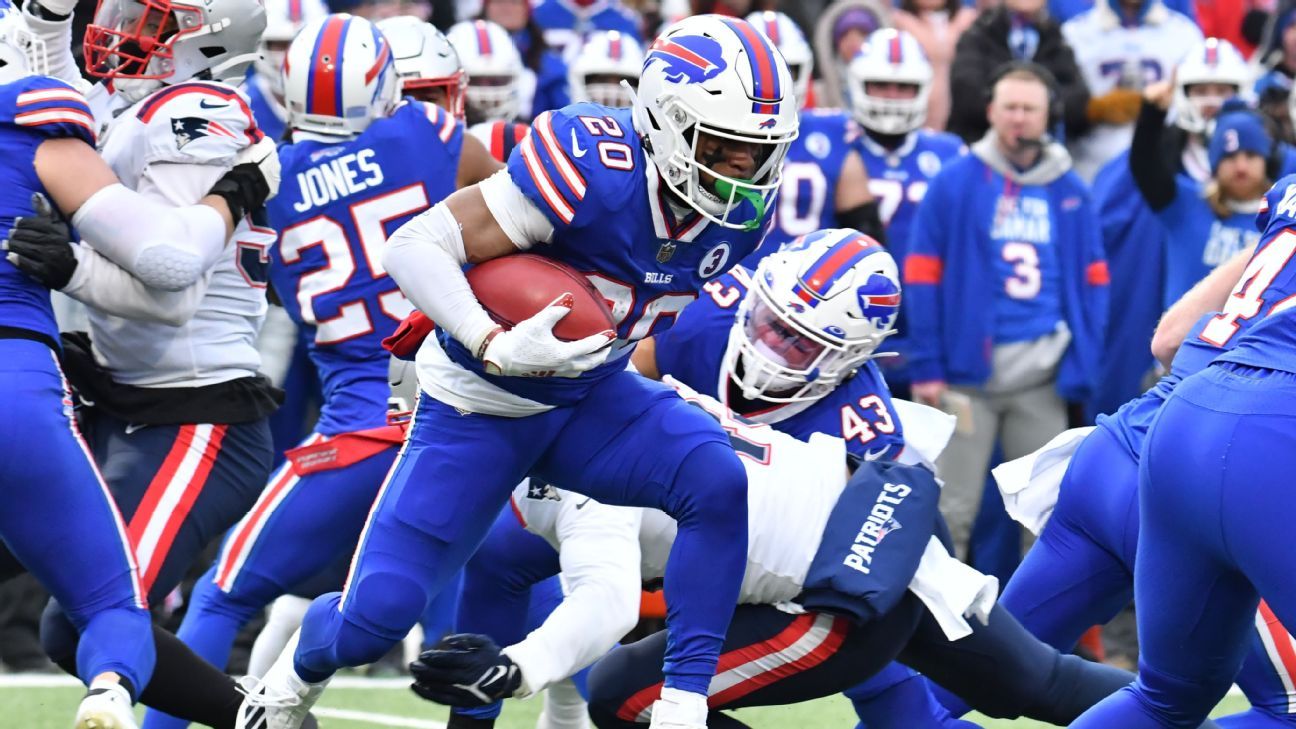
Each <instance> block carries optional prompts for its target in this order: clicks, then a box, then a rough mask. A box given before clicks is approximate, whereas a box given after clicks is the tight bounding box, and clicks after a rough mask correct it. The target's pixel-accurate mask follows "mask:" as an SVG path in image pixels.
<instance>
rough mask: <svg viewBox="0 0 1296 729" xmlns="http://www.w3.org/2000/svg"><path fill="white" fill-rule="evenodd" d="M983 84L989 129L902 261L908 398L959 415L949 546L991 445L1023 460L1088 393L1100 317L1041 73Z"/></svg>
mask: <svg viewBox="0 0 1296 729" xmlns="http://www.w3.org/2000/svg"><path fill="white" fill-rule="evenodd" d="M990 88H991V93H990V97H989V103H988V106H987V109H986V114H987V118H988V120H989V122H990V129H989V131H988V132H987V133H986V135H985V136H984V137H983V138H982V139H981V140H980V141H978V142H976V143H975V144H973V145H971V148H970V154H968V155H966V156H964V157H961V158H959V159H957V160H955V161H953V162H950V163H947V164H946V165H945V167H944V169H942V170H941V172H940V174H939V175H937V176H936V177H935V178H934V179H933V180H932V183H931V187H930V189H929V190H928V191H927V196H926V197H925V198H924V199H923V202H922V205H921V207H920V208H919V211H918V214H917V215H916V216H915V219H914V226H913V231H912V233H911V237H910V243H909V245H910V247H909V251H908V255H907V256H906V257H905V262H904V285H905V287H906V289H905V290H906V295H905V303H904V305H905V306H906V307H907V312H908V318H909V326H910V335H911V339H912V340H913V345H912V352H911V359H910V367H911V372H912V374H913V383H914V384H913V394H914V399H916V400H919V401H920V402H925V403H928V404H932V405H936V406H940V407H943V408H945V409H946V410H950V411H952V412H957V414H958V415H959V419H960V423H959V429H958V431H957V432H956V433H955V435H954V438H953V439H952V440H951V442H950V445H949V448H947V449H946V451H945V454H944V455H943V456H942V457H941V460H940V462H939V463H938V467H939V470H940V474H941V477H942V478H944V479H945V480H946V486H945V489H944V490H943V493H942V495H941V502H942V503H941V510H942V512H943V513H944V514H945V517H946V519H947V520H948V521H949V525H950V530H951V532H952V533H953V537H954V543H955V546H956V547H957V548H958V549H959V550H964V549H966V545H967V541H968V535H969V532H970V530H971V526H972V521H973V518H974V517H975V516H976V510H977V506H978V504H979V503H980V501H981V489H982V487H983V485H984V483H985V473H986V467H987V465H988V463H989V461H990V457H991V452H992V450H993V449H994V446H995V443H996V441H999V442H1000V443H1001V444H1002V447H1003V452H1004V456H1005V457H1006V458H1010V459H1011V458H1016V457H1018V456H1020V455H1025V454H1026V453H1030V452H1031V450H1032V449H1034V448H1038V447H1039V446H1041V445H1043V444H1044V443H1045V442H1047V441H1048V439H1049V438H1051V437H1053V436H1054V435H1056V434H1057V433H1060V432H1061V431H1062V430H1064V429H1065V428H1066V426H1067V401H1080V400H1083V399H1085V398H1086V397H1087V396H1088V394H1089V392H1090V390H1091V389H1092V386H1093V384H1094V382H1095V379H1096V374H1097V371H1098V360H1099V356H1100V352H1101V341H1102V332H1103V328H1104V325H1105V323H1106V314H1107V283H1108V275H1107V264H1106V261H1105V260H1104V258H1103V249H1102V240H1101V237H1100V235H1099V229H1098V223H1097V219H1096V216H1095V213H1094V210H1093V207H1092V204H1091V202H1090V199H1089V193H1088V191H1087V190H1086V188H1085V186H1084V184H1083V183H1082V182H1081V181H1080V178H1079V177H1078V176H1077V175H1076V174H1075V172H1073V171H1072V170H1071V157H1070V155H1068V154H1067V151H1066V148H1065V147H1063V146H1062V145H1061V144H1059V143H1057V142H1054V141H1053V140H1052V139H1051V138H1050V137H1049V136H1048V133H1047V132H1048V129H1049V126H1050V116H1051V115H1050V108H1051V107H1052V106H1053V105H1054V99H1053V96H1054V94H1053V92H1052V89H1053V88H1054V83H1053V79H1052V76H1051V74H1049V72H1048V71H1047V70H1045V69H1044V68H1043V67H1041V66H1039V65H1038V64H1034V63H1030V62H1022V61H1017V62H1013V63H1010V64H1006V65H1005V66H1003V67H1001V68H1000V70H999V72H998V73H997V74H996V75H995V78H994V79H993V83H992V85H991V87H990ZM945 270H949V271H950V272H951V275H950V276H944V275H943V273H944V271H945Z"/></svg>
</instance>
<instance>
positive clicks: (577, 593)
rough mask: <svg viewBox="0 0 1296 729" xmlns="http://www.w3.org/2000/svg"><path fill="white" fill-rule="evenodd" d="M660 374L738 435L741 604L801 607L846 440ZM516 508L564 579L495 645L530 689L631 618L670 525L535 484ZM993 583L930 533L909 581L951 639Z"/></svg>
mask: <svg viewBox="0 0 1296 729" xmlns="http://www.w3.org/2000/svg"><path fill="white" fill-rule="evenodd" d="M665 381H666V382H667V383H668V384H670V385H671V386H673V387H674V388H675V389H676V391H677V392H679V394H680V396H681V397H683V398H684V399H685V400H687V401H689V402H691V403H694V404H696V405H698V406H699V407H701V408H703V409H704V410H706V411H707V412H708V413H709V414H711V415H712V416H713V417H715V418H716V419H717V420H718V421H719V422H720V424H721V425H722V426H723V427H724V429H725V431H726V432H727V433H729V434H730V438H731V439H732V440H741V441H743V447H741V448H735V451H736V452H737V453H738V455H739V459H740V460H741V461H742V463H743V466H744V467H745V468H746V471H747V527H748V533H747V567H746V571H745V573H744V575H743V582H742V587H741V588H740V591H739V595H738V601H739V602H740V603H748V604H768V605H780V606H786V607H787V609H789V610H793V611H795V610H799V608H798V607H796V606H795V605H791V604H790V603H791V601H792V600H793V599H794V598H795V597H796V596H797V595H798V594H800V593H801V591H802V587H803V586H804V584H805V578H806V574H807V573H808V572H809V570H810V564H811V562H813V561H814V557H815V553H816V552H817V551H818V549H819V544H820V542H821V541H822V537H823V531H824V527H825V526H826V525H827V523H828V517H829V516H830V514H831V513H832V510H833V508H834V507H835V506H836V504H837V500H838V498H840V496H841V494H842V492H843V490H844V489H845V488H846V481H847V468H846V444H845V441H843V440H842V439H840V438H835V437H832V436H829V435H825V434H822V433H818V434H815V435H813V436H811V438H810V440H809V441H801V440H797V439H796V438H793V437H792V436H790V435H787V434H786V433H782V432H779V431H777V430H774V429H773V428H771V427H770V426H768V425H764V424H759V423H752V422H750V421H747V420H745V419H741V418H738V417H736V416H735V415H734V414H733V413H732V412H731V411H729V410H728V409H727V408H725V407H724V406H723V405H721V404H720V403H719V402H717V401H716V400H715V399H714V398H711V397H708V396H706V395H701V394H699V393H697V392H695V391H693V390H691V389H690V388H688V387H687V386H685V385H683V384H681V383H679V382H677V381H674V380H673V379H672V378H669V377H668V378H666V379H665ZM915 414H916V415H921V413H917V412H916V413H915ZM919 422H921V421H920V420H919V419H916V420H915V421H914V424H915V425H918V423H919ZM930 422H935V421H930ZM906 428H908V425H906ZM921 429H922V428H921V427H916V428H915V432H916V431H918V430H921ZM933 429H934V430H937V431H940V432H938V433H937V434H936V435H935V437H936V439H937V440H939V441H941V443H942V444H943V442H944V440H947V439H948V437H949V432H948V430H946V429H945V427H944V425H942V424H939V423H936V427H935V428H933ZM935 452H939V448H937V450H936V451H935ZM931 455H932V457H934V455H935V453H932V454H931ZM513 509H514V511H515V513H516V514H517V517H518V519H519V520H521V521H522V524H523V525H524V526H525V527H526V528H527V530H528V531H531V532H533V533H535V534H537V535H539V536H540V537H542V538H543V539H544V540H545V541H547V542H548V543H549V544H550V546H552V547H553V548H554V549H556V550H557V551H558V554H559V559H560V562H561V565H562V572H563V578H564V582H565V584H566V585H567V586H568V595H567V597H566V599H565V600H564V601H563V603H562V605H560V606H559V608H558V609H557V610H555V611H554V613H553V614H552V615H551V616H550V617H549V618H548V619H547V620H546V621H545V622H544V624H543V625H542V626H541V627H539V628H537V629H536V630H535V631H534V632H532V633H531V635H530V636H528V637H527V639H526V640H524V641H522V642H521V643H518V644H516V645H512V646H508V647H507V648H505V649H504V652H505V653H507V654H508V656H509V658H510V659H512V660H513V661H514V662H515V663H517V665H518V666H519V667H521V669H522V675H523V687H522V689H521V690H520V692H519V695H528V694H530V693H534V692H536V691H538V690H540V689H541V688H543V687H544V686H546V685H548V684H550V683H553V682H556V681H559V680H561V679H563V678H566V677H568V676H570V675H572V674H573V673H575V672H576V671H578V670H580V669H581V668H582V667H584V666H587V665H589V664H590V663H593V662H594V661H595V660H596V659H598V658H599V657H600V656H602V655H603V654H604V653H605V652H607V651H608V650H609V649H610V648H611V647H612V646H613V645H614V644H615V643H616V641H617V640H618V639H620V638H621V637H622V636H624V635H625V634H626V633H627V632H629V630H630V629H631V628H633V627H634V625H635V622H636V620H637V619H638V607H639V585H640V581H641V579H642V580H653V579H657V578H660V577H663V576H664V575H665V573H666V561H667V559H668V557H669V556H670V551H671V547H672V546H673V545H674V542H675V534H676V530H677V529H676V524H675V521H674V520H673V519H671V518H670V517H669V516H667V515H666V514H664V513H662V512H660V511H657V510H655V509H639V508H629V507H616V506H608V505H605V504H600V503H599V502H597V501H594V500H593V499H591V498H589V497H586V496H582V495H580V494H576V493H572V492H570V491H566V490H564V489H560V488H555V487H553V486H548V485H544V484H540V483H537V482H535V481H528V482H524V483H523V484H521V485H519V486H518V487H517V489H516V490H514V492H513ZM636 566H637V567H638V569H637V570H636V569H635V568H636ZM997 589H998V583H997V581H996V580H995V579H994V578H993V577H987V576H985V575H982V574H981V573H979V572H976V571H975V570H973V569H972V568H970V567H967V566H966V565H963V564H962V563H960V562H958V560H955V559H954V558H953V557H951V556H950V555H949V553H948V552H946V551H945V550H944V548H943V547H941V546H940V542H939V540H937V539H936V538H935V537H932V539H931V542H930V543H929V545H928V548H927V553H925V554H924V555H923V559H922V562H921V564H920V566H919V570H918V573H917V574H915V576H914V580H913V582H911V583H910V590H911V591H913V592H914V593H915V594H916V595H917V596H918V597H919V598H920V599H921V600H922V601H923V603H924V604H925V605H927V607H928V609H929V610H930V611H931V612H932V614H933V615H934V616H935V617H936V619H937V621H938V622H939V623H940V624H941V626H942V627H943V628H945V631H946V634H947V635H948V636H949V637H950V638H951V639H952V640H953V639H957V638H958V637H961V636H962V635H966V634H967V633H968V632H970V628H969V627H968V626H967V624H966V622H965V621H964V620H963V614H964V613H965V612H968V611H969V610H971V611H973V612H975V613H976V614H978V615H980V616H981V617H982V618H983V619H984V616H985V615H987V614H988V612H989V609H990V607H991V606H992V605H993V603H994V597H995V594H996V593H997Z"/></svg>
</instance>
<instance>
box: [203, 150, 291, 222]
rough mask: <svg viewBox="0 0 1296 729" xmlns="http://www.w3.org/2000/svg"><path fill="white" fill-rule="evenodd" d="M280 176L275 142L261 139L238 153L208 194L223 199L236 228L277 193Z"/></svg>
mask: <svg viewBox="0 0 1296 729" xmlns="http://www.w3.org/2000/svg"><path fill="white" fill-rule="evenodd" d="M279 176H280V170H279V153H278V152H277V151H276V150H275V143H274V140H272V139H270V138H269V137H263V138H262V139H261V141H259V142H257V143H256V144H253V145H251V146H249V147H244V148H243V151H241V152H239V154H238V156H237V157H235V158H234V167H233V168H232V169H231V170H230V171H229V172H226V173H225V174H224V176H222V177H221V178H220V179H219V180H217V181H216V184H215V185H212V189H211V190H208V191H207V194H208V195H219V196H220V197H221V198H223V199H224V200H225V203H226V204H227V205H229V209H230V215H231V216H232V217H233V218H234V223H235V224H237V223H238V221H240V220H242V219H243V216H245V215H247V214H248V213H250V212H252V211H253V210H257V209H259V208H261V207H262V206H264V205H265V203H266V200H269V199H270V198H272V197H274V196H275V194H276V193H278V192H279Z"/></svg>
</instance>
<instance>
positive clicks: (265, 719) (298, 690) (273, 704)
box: [234, 635, 328, 729]
mask: <svg viewBox="0 0 1296 729" xmlns="http://www.w3.org/2000/svg"><path fill="white" fill-rule="evenodd" d="M296 652H297V636H296V635H293V637H292V640H290V641H288V645H286V646H284V649H283V652H282V653H280V654H279V658H278V659H276V660H275V662H274V665H272V666H270V670H269V671H266V675H265V676H263V677H262V678H260V679H256V678H252V677H250V676H247V677H244V678H243V679H242V680H241V681H240V682H239V687H240V688H241V689H242V690H243V692H244V698H243V704H242V706H240V707H239V712H238V717H237V718H236V719H235V721H234V726H235V729H300V728H301V726H302V722H304V721H305V720H306V717H307V716H308V715H309V714H310V710H311V707H312V706H314V705H315V702H316V701H318V700H319V697H320V695H321V694H323V693H324V688H325V687H326V686H328V681H327V680H325V681H321V682H320V683H309V682H307V681H303V680H302V679H301V677H300V676H298V675H297V672H296V671H294V670H293V654H294V653H296Z"/></svg>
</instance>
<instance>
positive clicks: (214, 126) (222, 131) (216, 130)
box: [171, 116, 238, 149]
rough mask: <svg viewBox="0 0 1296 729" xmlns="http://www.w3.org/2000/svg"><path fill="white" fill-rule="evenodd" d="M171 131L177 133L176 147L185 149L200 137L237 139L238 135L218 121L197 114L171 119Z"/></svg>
mask: <svg viewBox="0 0 1296 729" xmlns="http://www.w3.org/2000/svg"><path fill="white" fill-rule="evenodd" d="M171 133H172V134H175V140H176V148H177V149H184V147H185V145H186V144H188V143H190V142H192V141H194V140H195V139H198V138H199V137H229V138H230V139H237V138H238V135H236V134H234V132H231V131H230V130H228V129H226V128H225V127H223V126H221V125H220V124H219V123H218V122H214V121H211V120H210V119H203V118H202V117H197V116H181V117H175V118H173V119H172V120H171Z"/></svg>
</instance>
